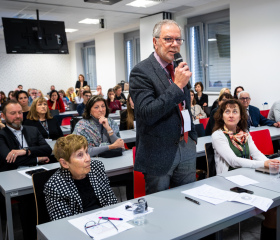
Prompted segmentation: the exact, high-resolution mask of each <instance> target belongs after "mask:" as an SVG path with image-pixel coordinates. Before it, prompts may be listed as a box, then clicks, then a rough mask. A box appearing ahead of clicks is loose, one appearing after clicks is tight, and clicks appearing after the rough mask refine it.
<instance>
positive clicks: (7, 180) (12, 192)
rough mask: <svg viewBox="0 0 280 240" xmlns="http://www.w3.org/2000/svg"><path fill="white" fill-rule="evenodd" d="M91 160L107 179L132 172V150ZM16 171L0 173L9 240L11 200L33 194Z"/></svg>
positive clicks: (28, 185) (49, 167) (27, 179)
mask: <svg viewBox="0 0 280 240" xmlns="http://www.w3.org/2000/svg"><path fill="white" fill-rule="evenodd" d="M49 143H50V142H49ZM53 143H54V142H52V144H53ZM92 159H98V160H100V161H102V162H103V164H104V166H105V171H106V174H107V176H108V177H111V176H117V175H120V174H125V173H129V172H132V171H133V165H132V162H133V160H132V159H133V156H132V150H126V151H124V152H123V155H122V156H119V157H115V158H92ZM42 167H45V168H47V169H54V168H58V167H59V163H52V164H46V165H42ZM20 170H23V168H21V169H20ZM18 171H19V170H12V171H6V172H0V191H1V193H2V194H3V196H4V197H5V202H6V211H7V224H8V235H9V240H13V239H14V232H13V215H12V208H11V198H13V197H17V196H22V195H26V194H29V193H33V185H32V180H31V179H29V178H27V177H25V176H23V175H22V174H20V173H18ZM0 222H1V221H0ZM0 226H1V225H0ZM1 230H2V229H0V232H1V233H2V231H1ZM1 235H2V234H0V240H2V239H3V238H1V237H2V236H1Z"/></svg>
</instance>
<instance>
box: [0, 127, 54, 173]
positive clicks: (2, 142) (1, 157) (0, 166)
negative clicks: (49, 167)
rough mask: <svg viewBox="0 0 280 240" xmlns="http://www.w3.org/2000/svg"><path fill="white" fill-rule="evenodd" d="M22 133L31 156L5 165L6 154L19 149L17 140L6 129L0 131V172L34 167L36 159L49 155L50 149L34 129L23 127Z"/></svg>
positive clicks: (18, 158) (22, 157)
mask: <svg viewBox="0 0 280 240" xmlns="http://www.w3.org/2000/svg"><path fill="white" fill-rule="evenodd" d="M22 132H23V135H24V137H25V140H26V142H27V144H28V147H29V150H30V152H31V154H30V155H29V156H18V157H17V158H16V160H15V162H14V163H7V160H6V157H7V155H8V153H9V152H10V151H11V150H12V149H20V147H19V143H18V140H17V138H16V137H15V135H14V134H13V133H12V132H11V130H10V129H9V128H8V127H5V128H3V129H2V130H1V131H0V146H1V151H0V172H3V171H8V170H13V169H17V168H18V167H19V166H31V165H36V164H37V157H48V156H50V155H51V153H52V149H51V147H50V146H49V144H48V143H47V142H46V141H45V139H44V138H43V136H42V135H41V133H40V132H39V131H38V129H37V128H36V127H30V126H23V130H22Z"/></svg>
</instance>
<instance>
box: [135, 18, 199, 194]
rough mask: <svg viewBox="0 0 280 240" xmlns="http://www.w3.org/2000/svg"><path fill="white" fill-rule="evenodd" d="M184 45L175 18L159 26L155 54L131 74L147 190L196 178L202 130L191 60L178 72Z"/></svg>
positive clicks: (138, 154) (138, 164)
mask: <svg viewBox="0 0 280 240" xmlns="http://www.w3.org/2000/svg"><path fill="white" fill-rule="evenodd" d="M182 43H183V39H182V36H181V28H180V26H179V25H178V24H177V23H176V22H175V21H173V20H162V21H160V22H158V23H157V24H156V25H155V27H154V30H153V45H154V49H155V52H154V53H152V54H151V55H150V56H149V57H148V58H147V59H145V60H144V61H142V62H140V63H139V64H137V65H136V66H135V67H134V68H133V70H132V71H131V73H130V80H129V85H130V89H129V92H130V95H131V97H132V100H133V102H134V109H135V113H136V119H137V121H136V159H135V165H134V169H135V170H136V171H139V172H142V173H143V174H144V176H145V182H146V186H145V188H146V194H151V193H155V192H159V191H162V190H166V189H168V188H169V186H170V187H177V186H180V185H183V184H187V183H190V182H193V181H195V173H196V142H197V134H196V132H195V129H194V125H193V122H192V117H191V110H190V92H189V90H188V88H187V84H188V82H189V79H190V77H191V76H192V73H191V72H190V70H189V67H188V65H187V63H186V62H181V63H179V65H178V66H177V68H176V69H175V71H174V63H173V61H174V54H175V53H178V52H180V46H181V45H182Z"/></svg>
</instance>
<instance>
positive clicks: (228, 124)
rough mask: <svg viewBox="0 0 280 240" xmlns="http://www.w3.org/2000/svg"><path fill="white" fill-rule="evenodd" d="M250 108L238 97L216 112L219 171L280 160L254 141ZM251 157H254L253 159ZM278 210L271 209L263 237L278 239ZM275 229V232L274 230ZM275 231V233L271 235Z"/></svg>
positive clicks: (214, 140)
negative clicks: (248, 121)
mask: <svg viewBox="0 0 280 240" xmlns="http://www.w3.org/2000/svg"><path fill="white" fill-rule="evenodd" d="M247 118H248V115H247V113H246V109H245V108H244V107H243V105H242V104H241V103H240V101H238V100H236V99H231V100H228V101H226V102H223V103H222V104H221V106H220V107H219V109H218V111H217V112H216V114H215V127H214V129H213V134H212V144H213V148H214V152H215V162H216V172H217V174H220V173H225V172H227V171H230V170H233V169H236V168H240V167H247V168H258V167H265V168H268V167H269V163H271V162H272V163H274V162H275V163H276V162H277V163H278V162H280V161H279V160H277V159H271V160H270V159H268V158H267V157H266V156H265V155H263V154H262V153H261V152H260V151H259V150H258V149H257V147H256V145H255V144H254V141H253V140H252V137H251V136H250V134H249V133H248V131H247ZM250 156H251V157H252V159H253V160H251V159H250ZM275 213H276V209H275V208H274V209H271V210H269V211H267V212H266V213H265V214H264V215H265V220H264V221H263V223H262V229H261V239H276V230H275V228H276V217H275V216H276V215H275ZM273 229H274V234H273V232H271V230H272V231H273ZM271 234H272V235H271Z"/></svg>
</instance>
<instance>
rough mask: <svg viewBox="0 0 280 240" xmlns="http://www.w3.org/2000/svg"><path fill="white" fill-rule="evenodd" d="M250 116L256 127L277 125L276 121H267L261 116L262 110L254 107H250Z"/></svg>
mask: <svg viewBox="0 0 280 240" xmlns="http://www.w3.org/2000/svg"><path fill="white" fill-rule="evenodd" d="M249 114H250V117H251V120H252V123H253V124H252V125H253V126H254V127H258V126H259V125H261V126H272V125H273V124H274V123H275V121H272V120H270V119H267V118H265V117H264V116H263V115H261V113H260V110H259V109H258V108H257V107H254V106H252V105H249Z"/></svg>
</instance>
